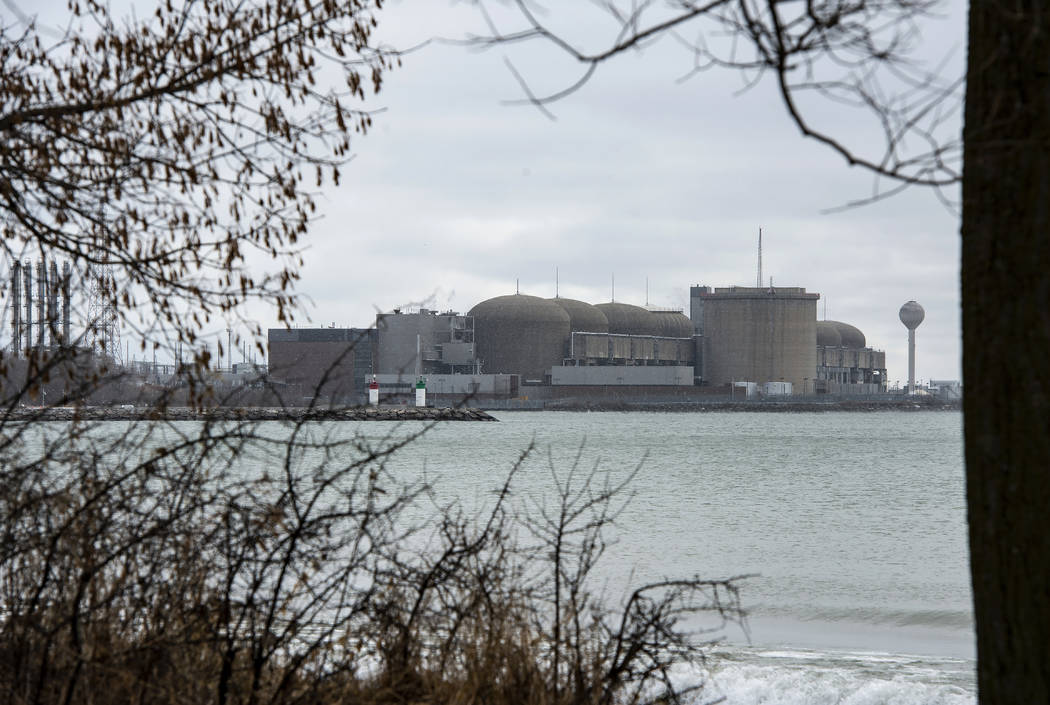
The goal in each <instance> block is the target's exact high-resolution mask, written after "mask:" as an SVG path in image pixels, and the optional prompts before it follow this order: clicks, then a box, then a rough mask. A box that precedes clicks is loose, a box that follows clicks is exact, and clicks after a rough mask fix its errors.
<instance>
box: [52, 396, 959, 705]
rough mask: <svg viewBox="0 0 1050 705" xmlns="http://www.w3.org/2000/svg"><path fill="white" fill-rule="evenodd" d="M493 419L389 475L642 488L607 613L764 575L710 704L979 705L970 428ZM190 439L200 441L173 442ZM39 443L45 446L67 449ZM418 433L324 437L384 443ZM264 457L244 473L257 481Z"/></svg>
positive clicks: (751, 419)
mask: <svg viewBox="0 0 1050 705" xmlns="http://www.w3.org/2000/svg"><path fill="white" fill-rule="evenodd" d="M496 415H497V417H498V418H499V419H500V421H501V423H463V422H456V423H438V424H436V425H435V426H433V427H432V428H430V429H429V430H428V431H427V432H426V433H425V434H424V435H423V436H422V437H421V438H419V439H417V440H416V441H415V442H413V443H410V444H408V445H407V446H406V447H404V448H403V449H401V450H400V451H398V452H397V453H396V454H395V455H394V456H393V457H391V458H390V459H389V460H388V467H389V468H390V469H392V470H393V472H394V473H395V474H397V475H399V476H401V477H403V478H404V479H417V478H421V477H426V478H427V479H428V480H430V481H431V482H432V483H433V485H434V487H435V491H436V493H437V495H438V499H439V501H443V500H453V499H455V500H460V501H462V502H464V503H465V504H466V505H467V506H484V505H486V504H491V501H492V491H493V489H495V488H497V487H499V486H500V485H501V484H502V482H503V479H504V478H505V477H506V475H507V472H508V471H509V470H510V468H511V467H512V465H513V464H514V462H515V460H516V459H517V458H518V457H519V456H520V454H521V451H522V450H523V449H524V448H526V447H528V446H529V445H530V444H534V445H535V447H536V449H535V451H534V453H533V454H532V456H530V457H529V458H528V459H527V460H526V462H525V464H524V467H523V468H521V470H520V471H519V473H518V474H517V476H516V477H515V479H514V485H513V489H514V497H515V500H516V501H533V502H542V501H543V500H544V498H545V497H550V498H553V494H554V493H553V481H552V472H551V468H552V467H553V468H555V469H556V470H557V471H559V472H561V473H562V474H563V475H564V473H565V472H567V471H568V469H569V468H570V467H571V466H572V465H573V463H574V462H576V461H577V459H578V462H579V464H580V466H581V469H580V472H586V471H588V470H590V469H591V468H592V467H595V466H597V467H599V468H600V469H602V470H604V471H608V473H609V474H610V476H611V478H612V479H613V480H617V479H623V478H626V477H628V476H629V475H630V474H631V472H633V471H635V470H636V469H637V475H636V476H635V478H634V480H633V483H632V485H631V488H632V490H633V497H632V499H631V501H630V503H629V505H628V506H627V508H626V509H625V510H624V512H623V513H622V514H621V515H620V517H619V529H618V531H617V534H616V539H617V542H616V544H615V545H614V546H613V547H612V548H611V549H610V552H609V554H608V556H607V558H608V561H607V564H606V565H605V566H604V567H603V568H602V574H601V576H600V577H601V578H602V579H603V580H604V581H605V584H606V585H607V590H606V592H607V593H608V594H610V595H616V594H621V593H622V592H623V591H624V590H625V589H626V588H627V586H628V585H631V584H638V583H641V582H645V581H649V580H653V579H661V578H669V577H670V578H673V577H693V576H699V577H703V578H726V577H730V576H737V575H743V574H753V575H754V577H751V578H748V579H747V580H745V581H743V582H742V600H743V603H744V606H745V608H746V609H747V611H748V613H749V617H748V620H747V625H748V629H747V631H744V630H743V629H740V628H738V627H733V628H731V629H730V630H729V631H727V632H726V634H725V641H724V642H723V643H722V644H720V645H719V646H717V647H715V648H714V649H713V651H712V652H711V656H712V657H713V658H711V659H710V661H709V675H710V677H711V686H710V687H709V688H707V689H706V690H705V691H704V693H703V696H702V698H701V699H700V700H698V701H697V702H698V703H700V702H709V701H711V700H714V699H717V698H718V697H720V696H724V697H725V702H726V703H728V704H729V705H759V704H762V705H781V704H782V705H833V704H842V705H949V704H951V705H956V704H962V703H974V702H975V701H976V698H975V683H974V667H975V663H974V636H973V619H972V611H971V596H970V587H969V575H968V563H967V541H966V524H965V518H966V507H965V495H964V484H965V483H964V470H963V461H962V416H961V414H959V413H954V412H889V411H886V412H872V413H836V412H823V413H746V412H732V413H730V412H717V413H716V412H706V413H704V412H697V413H637V412H630V413H626V412H624V413H621V412H604V413H586V412H583V413H579V412H497V414H496ZM182 425H185V426H187V427H188V428H191V429H195V428H196V427H197V424H196V423H195V422H180V424H174V425H173V427H175V428H179V427H181V426H182ZM263 427H264V428H272V429H273V430H274V434H275V437H282V436H283V435H284V434H285V431H284V430H282V429H284V427H283V426H282V425H280V424H272V423H270V424H263ZM37 428H39V429H40V430H39V431H38V433H39V434H40V438H39V439H37V440H36V441H34V442H38V443H44V442H46V438H47V437H48V436H49V435H52V434H55V433H57V434H59V435H61V434H63V433H65V426H64V425H62V424H57V425H55V426H54V427H52V426H51V425H44V426H39V427H37ZM121 428H123V426H122V427H121ZM147 428H149V427H148V426H147ZM422 428H423V426H422V424H421V423H418V422H412V423H402V424H395V423H390V422H367V423H358V424H345V423H341V424H323V425H322V426H320V427H318V429H319V430H322V431H323V430H327V431H329V432H334V433H335V434H336V435H337V436H341V437H346V436H347V435H348V436H354V435H355V434H359V437H360V436H363V437H364V439H363V440H368V441H376V442H389V441H390V440H391V439H392V438H399V437H403V436H406V435H408V434H410V433H414V432H417V431H418V430H420V429H422ZM344 434H346V435H344ZM162 435H163V434H162ZM143 447H146V446H145V445H144V446H143ZM251 456H252V454H251V453H248V454H247V455H246V456H244V457H242V458H241V460H240V461H237V462H243V463H244V464H245V467H252V468H258V467H260V460H259V459H256V458H252V457H251ZM263 462H265V461H263Z"/></svg>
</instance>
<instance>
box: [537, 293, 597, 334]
mask: <svg viewBox="0 0 1050 705" xmlns="http://www.w3.org/2000/svg"><path fill="white" fill-rule="evenodd" d="M548 301H551V302H553V303H555V304H557V305H558V306H560V307H561V308H562V310H564V311H565V313H567V314H569V328H570V329H571V330H572V332H574V333H608V332H609V319H607V318H606V317H605V314H604V313H602V310H601V309H600V308H598V307H597V306H593V305H591V304H589V303H587V302H586V301H577V300H576V299H563V298H561V297H558V298H554V299H548Z"/></svg>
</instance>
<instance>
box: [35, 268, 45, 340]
mask: <svg viewBox="0 0 1050 705" xmlns="http://www.w3.org/2000/svg"><path fill="white" fill-rule="evenodd" d="M46 284H47V268H46V267H44V260H42V259H38V260H37V261H36V346H37V348H39V349H41V350H43V348H44V332H45V328H46V327H47V326H46V324H45V323H44V321H46V320H47V317H46V316H45V315H44V306H45V305H46V304H47V293H46V288H45V285H46Z"/></svg>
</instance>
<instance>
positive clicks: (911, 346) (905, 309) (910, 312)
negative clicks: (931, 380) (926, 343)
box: [900, 301, 926, 394]
mask: <svg viewBox="0 0 1050 705" xmlns="http://www.w3.org/2000/svg"><path fill="white" fill-rule="evenodd" d="M900 317H901V323H903V324H904V327H905V328H907V329H908V394H913V393H914V392H915V329H916V328H918V327H919V324H920V323H922V321H923V319H924V318H926V311H924V310H923V308H922V306H920V305H919V304H917V303H915V302H914V301H909V302H908V303H906V304H904V305H903V306H901V312H900Z"/></svg>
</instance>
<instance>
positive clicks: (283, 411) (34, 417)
mask: <svg viewBox="0 0 1050 705" xmlns="http://www.w3.org/2000/svg"><path fill="white" fill-rule="evenodd" d="M6 418H7V420H9V421H74V420H76V421H143V420H157V421H498V419H496V418H495V417H494V416H492V415H490V414H488V413H486V412H484V411H481V410H480V409H472V408H465V407H464V408H456V407H411V406H408V407H406V406H391V407H383V406H381V407H373V406H367V407H349V408H335V409H333V408H323V409H320V408H318V409H311V408H308V407H288V408H281V407H209V408H204V409H194V408H191V407H168V408H156V407H150V406H133V405H130V404H128V405H123V406H80V407H50V408H35V407H20V408H17V409H12V410H9V411H8V412H7V413H6Z"/></svg>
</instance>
